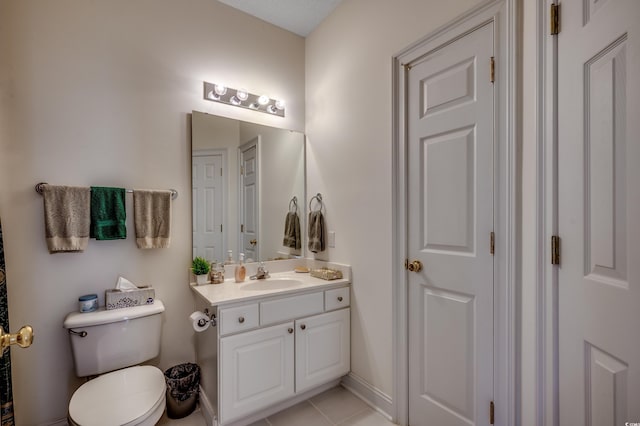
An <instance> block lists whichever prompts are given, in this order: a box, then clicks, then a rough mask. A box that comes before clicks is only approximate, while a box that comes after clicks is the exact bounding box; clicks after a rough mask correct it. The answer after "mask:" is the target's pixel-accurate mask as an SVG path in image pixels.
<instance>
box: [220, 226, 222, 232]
mask: <svg viewBox="0 0 640 426" xmlns="http://www.w3.org/2000/svg"><path fill="white" fill-rule="evenodd" d="M220 232H222V224H220Z"/></svg>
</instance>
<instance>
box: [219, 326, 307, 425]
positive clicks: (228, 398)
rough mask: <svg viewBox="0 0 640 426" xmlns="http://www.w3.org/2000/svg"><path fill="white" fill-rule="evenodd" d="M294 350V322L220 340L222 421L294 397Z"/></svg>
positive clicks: (228, 420)
mask: <svg viewBox="0 0 640 426" xmlns="http://www.w3.org/2000/svg"><path fill="white" fill-rule="evenodd" d="M293 351H294V329H293V322H288V323H284V324H280V325H275V326H273V327H268V328H262V329H259V330H255V331H248V332H246V333H240V334H236V335H234V336H228V337H223V338H222V339H220V360H219V363H218V366H219V367H220V366H224V368H219V369H218V370H219V371H220V373H219V374H220V389H219V394H218V395H219V398H220V413H219V414H220V422H221V423H222V424H226V423H228V422H230V421H232V420H235V419H238V418H240V417H242V416H244V415H247V414H250V413H253V412H255V411H258V410H260V409H261V408H265V407H267V406H269V405H272V404H275V403H276V402H279V401H282V400H284V399H287V398H289V397H291V396H293V393H294V387H293V384H294V369H295V367H294V363H293V362H294V355H293Z"/></svg>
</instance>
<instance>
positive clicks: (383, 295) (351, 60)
mask: <svg viewBox="0 0 640 426" xmlns="http://www.w3.org/2000/svg"><path fill="white" fill-rule="evenodd" d="M478 3H479V1H477V0H465V1H462V0H460V1H455V2H442V1H435V0H401V1H387V0H345V1H344V2H343V3H341V4H340V6H338V8H337V9H336V10H335V11H334V13H333V14H332V15H331V16H330V17H329V19H327V20H326V21H324V22H323V23H322V24H321V26H320V27H319V28H318V29H317V30H316V31H314V32H313V33H312V34H311V35H310V36H309V37H308V38H307V42H306V96H307V98H306V100H307V107H306V112H307V115H306V117H307V118H306V124H307V130H306V131H307V136H308V140H309V144H308V151H307V179H308V180H307V193H308V194H309V195H311V194H315V193H316V192H321V193H322V195H323V197H324V202H325V205H326V207H327V216H326V220H327V227H328V229H329V230H333V231H335V233H336V247H335V248H334V249H329V250H328V251H327V252H325V253H323V254H322V255H320V256H318V257H319V258H323V259H328V260H332V261H340V262H345V263H349V264H351V265H352V271H353V287H352V289H353V290H352V291H353V295H354V297H353V298H352V308H351V309H352V311H351V327H352V333H351V336H352V344H351V368H352V371H353V373H354V374H356V375H358V376H360V377H361V378H362V379H364V380H365V381H366V382H368V383H369V384H370V385H372V386H373V387H375V388H377V389H378V390H380V391H381V392H383V393H384V394H386V395H388V396H391V397H393V395H392V392H393V390H392V386H393V371H392V370H393V369H392V354H393V351H394V348H393V347H392V346H391V342H392V315H391V314H392V303H391V300H392V286H393V285H395V284H396V283H394V282H393V281H392V276H391V267H392V265H391V261H392V259H393V253H392V251H391V230H392V222H391V214H392V209H393V206H392V204H391V200H392V192H391V191H392V188H391V182H392V174H391V171H392V170H391V169H392V128H391V124H392V123H391V117H392V111H391V106H392V99H391V94H392V80H391V69H392V68H391V61H392V57H393V56H394V55H395V54H397V53H398V52H399V51H401V50H402V49H404V48H405V47H407V46H408V45H410V44H412V43H414V42H415V41H417V40H419V39H421V38H423V37H424V36H426V35H427V34H429V33H430V32H431V31H433V30H435V29H436V28H438V27H440V26H442V25H444V24H446V23H447V22H449V21H451V20H452V19H454V18H455V17H457V16H458V15H460V14H461V13H462V12H464V11H466V10H468V9H470V8H472V7H473V6H475V5H476V4H478Z"/></svg>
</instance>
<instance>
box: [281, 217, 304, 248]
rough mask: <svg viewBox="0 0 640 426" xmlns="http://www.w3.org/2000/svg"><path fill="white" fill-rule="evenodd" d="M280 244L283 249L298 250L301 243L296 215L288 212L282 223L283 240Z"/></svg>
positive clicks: (298, 220)
mask: <svg viewBox="0 0 640 426" xmlns="http://www.w3.org/2000/svg"><path fill="white" fill-rule="evenodd" d="M282 244H283V245H284V246H285V247H289V248H293V249H296V250H300V247H302V243H301V241H300V218H299V217H298V213H296V212H289V213H287V218H286V219H285V221H284V239H283V240H282Z"/></svg>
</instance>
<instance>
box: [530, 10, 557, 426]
mask: <svg viewBox="0 0 640 426" xmlns="http://www.w3.org/2000/svg"><path fill="white" fill-rule="evenodd" d="M552 4H558V0H544V1H541V2H538V5H537V9H536V74H537V76H536V87H537V89H536V169H535V173H536V212H535V221H536V222H535V250H536V258H535V278H534V280H535V281H534V282H535V285H536V299H535V315H536V317H535V324H536V330H535V346H536V351H535V354H534V356H535V372H534V374H533V376H534V377H536V383H535V384H534V387H535V398H536V401H535V406H534V411H533V414H534V416H535V417H534V418H533V419H532V420H533V423H532V424H535V425H540V426H542V425H544V426H556V425H558V424H559V410H558V402H559V401H558V396H557V395H558V377H557V374H556V371H557V368H558V355H559V354H558V343H557V338H558V331H557V330H558V323H557V312H556V311H557V309H555V308H554V307H555V306H557V301H558V300H557V288H558V267H557V265H552V264H551V262H550V259H551V244H550V241H551V236H553V235H558V159H557V135H558V110H557V105H558V103H557V101H558V100H557V90H556V87H557V81H558V67H557V62H558V35H551V33H550V19H549V13H550V9H551V5H552Z"/></svg>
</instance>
